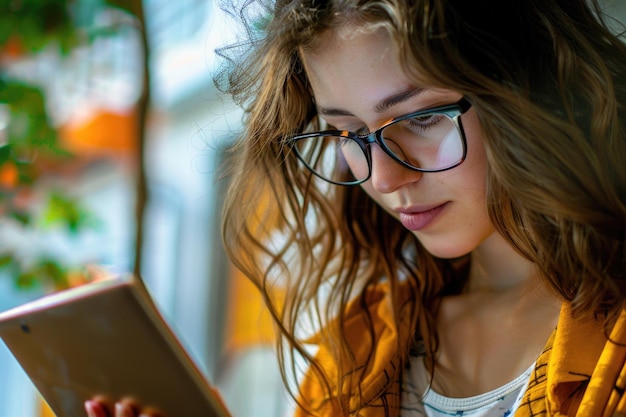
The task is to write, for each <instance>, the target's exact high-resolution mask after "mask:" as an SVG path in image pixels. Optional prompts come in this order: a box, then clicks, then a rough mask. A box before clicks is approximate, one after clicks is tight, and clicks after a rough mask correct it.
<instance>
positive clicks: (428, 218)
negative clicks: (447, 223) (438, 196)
mask: <svg viewBox="0 0 626 417" xmlns="http://www.w3.org/2000/svg"><path fill="white" fill-rule="evenodd" d="M448 204H449V202H445V203H443V204H439V205H436V206H423V207H417V206H416V207H409V208H402V209H397V210H396V212H397V213H398V214H399V215H400V222H402V225H403V226H404V227H406V228H407V229H409V230H411V231H413V232H417V231H419V230H423V229H425V228H426V227H428V225H429V224H431V223H432V222H433V221H434V220H435V218H437V217H438V216H439V215H440V214H441V212H443V210H444V209H445V208H446V207H447V206H448Z"/></svg>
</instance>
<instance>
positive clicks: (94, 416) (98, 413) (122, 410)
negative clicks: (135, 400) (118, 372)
mask: <svg viewBox="0 0 626 417" xmlns="http://www.w3.org/2000/svg"><path fill="white" fill-rule="evenodd" d="M114 409H115V412H114V413H113V414H111V413H110V411H109V410H108V407H107V406H106V405H105V404H104V403H103V402H102V401H99V400H97V399H96V400H88V401H85V411H86V412H87V417H161V416H160V415H158V414H157V413H155V412H153V411H150V410H141V409H139V407H137V406H136V405H134V404H132V403H130V402H129V401H119V402H116V403H115V406H114Z"/></svg>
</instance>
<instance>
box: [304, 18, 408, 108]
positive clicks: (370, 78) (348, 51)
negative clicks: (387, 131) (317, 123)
mask: <svg viewBox="0 0 626 417" xmlns="http://www.w3.org/2000/svg"><path fill="white" fill-rule="evenodd" d="M300 55H301V58H302V62H303V65H304V69H305V71H306V73H307V77H308V79H309V81H310V83H311V87H312V89H313V93H314V95H315V98H316V101H317V103H318V104H321V103H327V104H332V105H334V106H337V105H342V104H347V103H354V102H355V100H356V101H370V100H375V99H376V98H377V97H381V96H383V95H385V94H387V93H388V91H389V90H390V89H391V90H398V89H402V88H406V87H407V86H408V85H411V84H412V83H411V82H410V81H409V79H408V78H407V76H406V75H405V74H404V72H403V71H402V69H401V66H400V63H399V60H398V55H397V53H396V49H395V47H394V45H393V42H392V40H391V38H390V36H389V35H388V34H387V32H385V31H383V30H377V31H371V30H368V31H349V30H346V29H344V30H341V31H329V32H327V33H324V34H323V35H321V36H320V38H319V40H318V42H316V47H315V49H309V50H302V51H300Z"/></svg>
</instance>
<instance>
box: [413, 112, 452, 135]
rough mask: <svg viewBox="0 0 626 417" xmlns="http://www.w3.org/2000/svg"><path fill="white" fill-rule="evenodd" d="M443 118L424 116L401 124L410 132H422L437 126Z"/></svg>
mask: <svg viewBox="0 0 626 417" xmlns="http://www.w3.org/2000/svg"><path fill="white" fill-rule="evenodd" d="M444 118H445V116H443V115H441V114H425V115H421V116H417V117H413V118H411V119H406V120H404V121H403V122H404V123H406V125H407V126H408V127H409V128H411V129H412V130H415V131H419V132H422V131H425V130H427V129H429V128H431V127H433V126H435V125H437V123H439V122H440V121H441V120H442V119H444Z"/></svg>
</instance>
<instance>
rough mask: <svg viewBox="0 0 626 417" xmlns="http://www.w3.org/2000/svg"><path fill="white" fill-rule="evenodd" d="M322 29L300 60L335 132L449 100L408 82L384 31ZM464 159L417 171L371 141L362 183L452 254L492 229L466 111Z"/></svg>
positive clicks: (431, 247)
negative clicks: (317, 40) (440, 169)
mask: <svg viewBox="0 0 626 417" xmlns="http://www.w3.org/2000/svg"><path fill="white" fill-rule="evenodd" d="M342 33H345V34H346V35H344V36H342V35H338V34H337V33H328V34H326V35H324V36H323V37H322V39H321V42H320V44H319V45H318V46H319V47H318V48H316V49H315V51H312V52H303V53H302V60H303V62H304V66H305V70H306V72H307V75H308V78H309V80H310V83H311V87H312V90H313V93H314V96H315V103H316V106H317V109H318V112H319V115H320V116H321V117H322V118H323V119H324V120H326V122H328V124H330V125H331V126H333V127H334V128H336V129H339V130H349V131H353V132H364V131H373V130H375V129H377V128H378V127H380V126H381V125H382V124H383V123H384V122H386V121H388V120H389V119H392V118H394V117H398V116H402V115H404V114H407V113H411V112H414V111H418V110H422V109H428V108H431V107H435V106H441V105H446V104H452V103H456V102H457V101H458V100H459V99H460V98H461V96H460V94H458V93H456V92H454V91H451V90H443V89H435V88H431V87H429V86H428V85H416V84H414V83H412V82H411V81H409V79H408V78H407V76H406V75H405V74H404V73H403V72H402V70H401V67H400V64H399V61H398V58H397V56H396V54H395V52H394V48H393V45H392V43H391V40H390V38H389V36H388V35H387V34H385V33H384V32H375V33H367V34H363V33H361V34H357V35H354V34H349V31H345V32H342ZM461 120H462V123H463V127H464V131H465V136H466V139H467V158H466V160H465V161H464V162H463V163H462V164H461V165H459V166H458V167H456V168H453V169H451V170H448V171H443V172H437V173H421V172H416V171H411V170H409V169H407V168H404V167H402V166H401V165H400V164H398V163H397V162H395V161H394V160H392V159H391V158H390V157H389V156H388V155H387V154H386V153H384V152H383V151H382V150H381V149H380V147H379V146H378V145H376V144H373V145H371V155H372V175H371V177H370V179H369V180H368V181H366V182H365V183H363V184H362V187H363V189H364V190H365V191H366V192H367V193H368V194H369V195H370V196H371V198H373V199H374V200H375V201H376V202H377V203H378V204H379V205H380V206H381V207H383V208H384V209H385V210H387V211H388V212H389V213H390V214H391V215H393V216H394V217H396V218H397V219H399V220H400V221H401V222H402V224H403V225H404V226H405V227H407V228H408V229H409V230H411V231H412V232H413V233H414V234H415V236H417V238H418V239H419V240H420V242H421V243H422V244H423V245H424V247H425V248H426V249H427V250H428V251H429V252H430V253H432V254H433V255H435V256H438V257H442V258H454V257H458V256H462V255H465V254H467V253H469V252H471V251H473V250H474V249H475V248H477V247H478V246H479V245H480V244H481V243H482V242H483V241H484V240H485V239H486V238H487V237H488V236H490V235H491V234H492V233H494V229H493V226H492V225H491V223H490V221H489V218H488V215H487V209H486V204H485V169H486V157H485V152H484V148H483V144H482V138H481V131H480V126H479V124H478V119H477V117H476V114H475V112H474V110H473V109H470V110H469V111H468V112H467V113H465V114H464V115H463V116H462V117H461Z"/></svg>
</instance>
